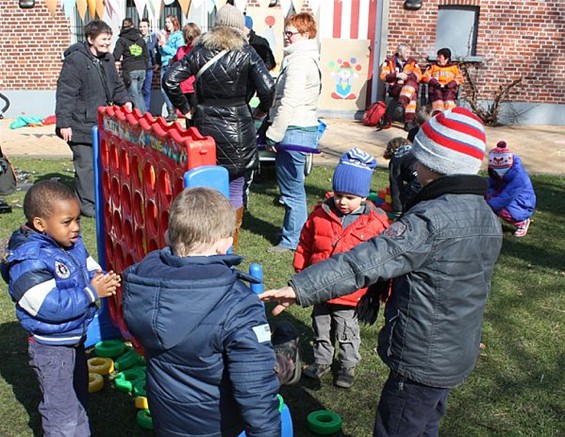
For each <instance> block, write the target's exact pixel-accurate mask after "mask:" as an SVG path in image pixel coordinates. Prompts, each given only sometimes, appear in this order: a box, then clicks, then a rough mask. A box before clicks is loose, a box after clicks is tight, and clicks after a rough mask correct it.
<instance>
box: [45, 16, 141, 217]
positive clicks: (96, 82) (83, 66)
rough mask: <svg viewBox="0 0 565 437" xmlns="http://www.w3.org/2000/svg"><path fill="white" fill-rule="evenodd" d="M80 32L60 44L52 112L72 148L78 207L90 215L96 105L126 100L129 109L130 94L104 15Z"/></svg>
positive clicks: (93, 209) (91, 210)
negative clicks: (68, 42)
mask: <svg viewBox="0 0 565 437" xmlns="http://www.w3.org/2000/svg"><path fill="white" fill-rule="evenodd" d="M84 36H85V39H86V41H85V42H79V43H76V44H73V45H72V46H70V47H69V48H68V49H67V50H65V53H64V54H65V60H64V61H63V68H61V73H59V79H58V80H57V92H56V99H57V102H56V107H55V115H56V117H57V125H56V133H57V135H58V136H59V137H61V138H62V139H63V140H64V141H66V142H67V144H68V145H69V147H70V148H71V151H72V152H73V164H74V167H75V191H76V193H77V196H78V198H79V201H80V212H81V214H82V215H85V216H87V217H94V215H95V213H96V211H95V205H94V161H93V159H94V158H93V153H92V127H93V126H96V124H97V123H98V107H99V106H108V105H110V104H116V105H124V104H125V105H126V108H127V109H129V110H130V111H131V98H130V96H129V95H128V92H127V90H126V88H125V87H124V83H123V82H122V79H121V78H120V76H119V75H118V70H116V65H115V64H114V57H113V56H112V54H111V53H110V42H111V40H112V29H111V28H110V26H108V25H107V24H106V23H105V22H104V21H100V20H94V21H91V22H90V23H88V24H87V25H86V26H85V27H84Z"/></svg>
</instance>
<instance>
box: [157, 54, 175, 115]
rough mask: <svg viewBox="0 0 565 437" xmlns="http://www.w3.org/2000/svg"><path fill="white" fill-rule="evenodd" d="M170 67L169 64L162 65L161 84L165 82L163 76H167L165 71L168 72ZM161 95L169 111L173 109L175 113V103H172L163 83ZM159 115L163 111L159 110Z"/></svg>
mask: <svg viewBox="0 0 565 437" xmlns="http://www.w3.org/2000/svg"><path fill="white" fill-rule="evenodd" d="M168 68H169V66H165V65H161V80H160V81H159V83H160V84H162V83H163V77H164V76H165V73H166V72H167V70H168ZM161 95H162V96H163V100H164V101H165V105H166V106H167V113H168V112H169V111H171V110H172V111H173V113H174V108H173V104H172V103H171V100H170V99H169V96H168V95H167V93H166V92H165V90H164V89H163V85H161ZM159 115H161V111H159ZM168 115H170V114H168Z"/></svg>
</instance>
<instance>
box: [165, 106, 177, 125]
mask: <svg viewBox="0 0 565 437" xmlns="http://www.w3.org/2000/svg"><path fill="white" fill-rule="evenodd" d="M176 119H177V113H176V111H175V108H167V118H165V120H166V121H168V122H171V121H176Z"/></svg>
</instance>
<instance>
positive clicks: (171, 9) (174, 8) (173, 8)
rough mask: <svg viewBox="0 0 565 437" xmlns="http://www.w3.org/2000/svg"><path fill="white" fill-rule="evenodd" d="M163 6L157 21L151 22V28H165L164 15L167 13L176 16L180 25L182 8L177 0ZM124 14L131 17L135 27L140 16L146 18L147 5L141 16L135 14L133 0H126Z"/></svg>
mask: <svg viewBox="0 0 565 437" xmlns="http://www.w3.org/2000/svg"><path fill="white" fill-rule="evenodd" d="M164 6H165V7H164V8H163V13H162V14H161V16H160V17H159V22H157V23H151V26H152V27H153V28H159V29H164V28H165V17H166V16H167V15H174V16H175V17H177V18H178V20H179V23H180V25H181V26H182V10H181V8H180V5H179V3H178V1H176V0H175V1H174V2H173V3H171V4H170V5H164ZM125 16H126V17H127V18H131V19H132V20H133V24H134V26H136V27H137V25H138V24H139V20H140V19H141V18H147V17H148V14H147V6H146V7H145V9H144V10H143V17H140V16H139V15H138V14H137V9H136V8H135V4H134V2H133V0H126V15H125Z"/></svg>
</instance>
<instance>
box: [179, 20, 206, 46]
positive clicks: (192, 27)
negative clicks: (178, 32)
mask: <svg viewBox="0 0 565 437" xmlns="http://www.w3.org/2000/svg"><path fill="white" fill-rule="evenodd" d="M201 33H202V31H201V30H200V27H198V24H196V23H186V24H185V25H184V26H182V36H183V38H184V43H185V44H186V45H189V44H192V43H193V42H194V40H195V39H196V38H198V37H199V36H200V34H201Z"/></svg>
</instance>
